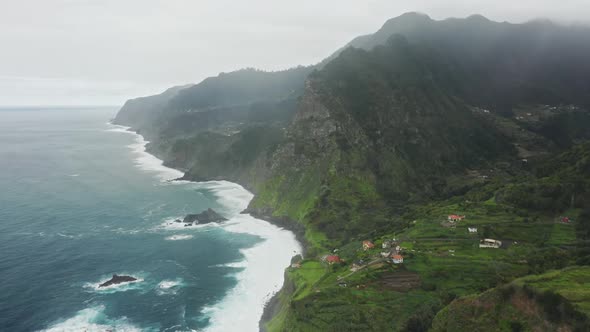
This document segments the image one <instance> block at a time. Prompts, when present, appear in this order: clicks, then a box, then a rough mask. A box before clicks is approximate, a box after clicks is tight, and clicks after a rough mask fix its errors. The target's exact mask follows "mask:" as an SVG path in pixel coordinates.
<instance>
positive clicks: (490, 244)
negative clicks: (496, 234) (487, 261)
mask: <svg viewBox="0 0 590 332" xmlns="http://www.w3.org/2000/svg"><path fill="white" fill-rule="evenodd" d="M501 246H502V241H498V240H494V239H483V240H480V241H479V247H480V248H495V249H498V248H500V247H501Z"/></svg>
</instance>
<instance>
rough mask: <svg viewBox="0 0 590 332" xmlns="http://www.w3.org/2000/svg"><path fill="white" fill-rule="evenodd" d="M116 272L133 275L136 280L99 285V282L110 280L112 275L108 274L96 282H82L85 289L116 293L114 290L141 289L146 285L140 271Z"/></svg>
mask: <svg viewBox="0 0 590 332" xmlns="http://www.w3.org/2000/svg"><path fill="white" fill-rule="evenodd" d="M117 274H118V275H129V276H134V277H135V278H136V279H137V280H135V281H130V282H124V283H120V284H116V285H110V286H106V287H99V286H100V285H101V284H103V283H105V282H107V281H108V280H110V279H111V278H112V276H109V277H103V278H102V280H100V281H98V282H87V283H85V284H84V288H85V289H87V290H90V291H91V292H97V293H107V294H111V293H116V292H126V291H129V290H136V289H142V288H145V287H146V286H147V285H145V284H144V279H143V277H142V276H141V275H142V274H141V273H140V274H133V273H117Z"/></svg>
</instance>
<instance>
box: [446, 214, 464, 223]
mask: <svg viewBox="0 0 590 332" xmlns="http://www.w3.org/2000/svg"><path fill="white" fill-rule="evenodd" d="M463 219H465V216H460V215H457V214H450V215H449V216H448V217H447V220H448V221H452V222H456V221H461V220H463Z"/></svg>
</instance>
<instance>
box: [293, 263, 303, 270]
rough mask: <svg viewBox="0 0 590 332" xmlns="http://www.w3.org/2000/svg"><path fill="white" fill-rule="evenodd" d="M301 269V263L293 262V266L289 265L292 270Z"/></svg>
mask: <svg viewBox="0 0 590 332" xmlns="http://www.w3.org/2000/svg"><path fill="white" fill-rule="evenodd" d="M300 267H301V262H295V263H293V264H291V268H293V269H298V268H300Z"/></svg>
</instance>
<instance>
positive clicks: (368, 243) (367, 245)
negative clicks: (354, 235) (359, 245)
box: [363, 241, 375, 251]
mask: <svg viewBox="0 0 590 332" xmlns="http://www.w3.org/2000/svg"><path fill="white" fill-rule="evenodd" d="M373 248H375V244H373V242H371V241H363V250H365V251H366V250H369V249H373Z"/></svg>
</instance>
